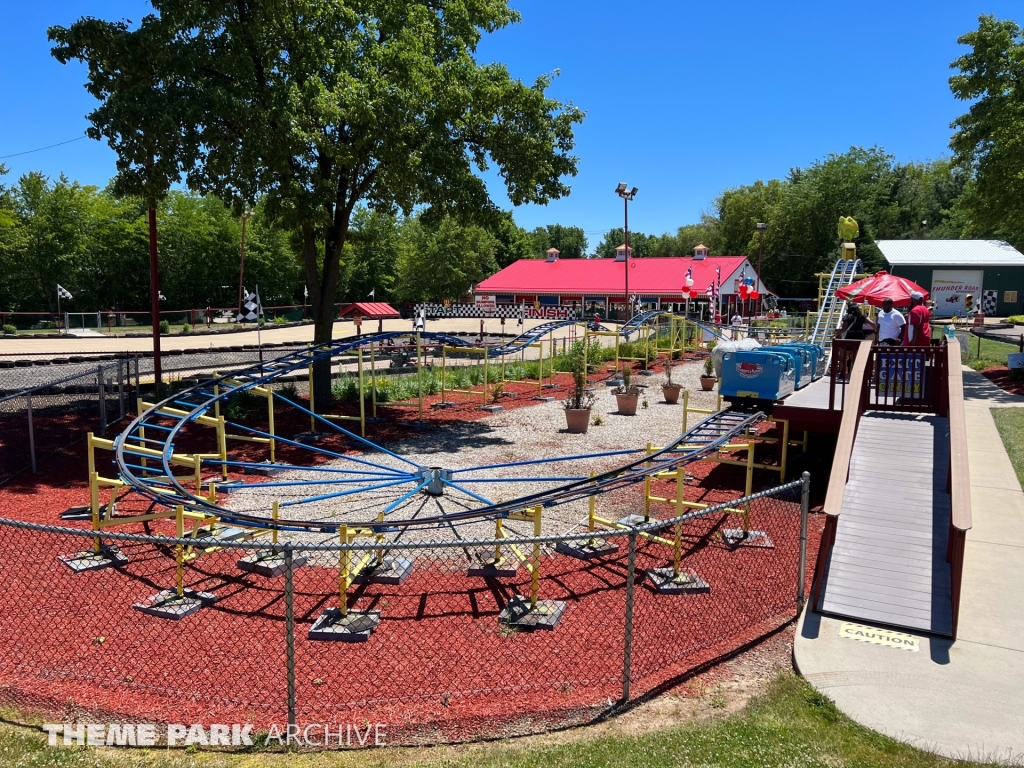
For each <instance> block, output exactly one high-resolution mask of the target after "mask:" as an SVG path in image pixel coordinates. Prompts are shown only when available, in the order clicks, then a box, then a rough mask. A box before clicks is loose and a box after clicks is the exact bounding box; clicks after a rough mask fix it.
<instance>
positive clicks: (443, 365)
mask: <svg viewBox="0 0 1024 768" xmlns="http://www.w3.org/2000/svg"><path fill="white" fill-rule="evenodd" d="M447 364H448V347H446V346H445V345H444V344H442V345H441V402H442V403H444V402H447V398H446V397H445V381H444V380H445V376H446V375H447V374H446V373H445V371H446V370H447V367H448V366H447Z"/></svg>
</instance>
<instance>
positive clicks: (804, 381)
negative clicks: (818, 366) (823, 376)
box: [767, 344, 813, 389]
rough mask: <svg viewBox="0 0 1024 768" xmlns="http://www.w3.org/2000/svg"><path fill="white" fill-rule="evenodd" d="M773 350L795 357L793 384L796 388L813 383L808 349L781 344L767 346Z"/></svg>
mask: <svg viewBox="0 0 1024 768" xmlns="http://www.w3.org/2000/svg"><path fill="white" fill-rule="evenodd" d="M767 349H768V350H769V351H771V352H774V353H776V354H779V355H789V356H790V357H791V358H792V359H793V374H794V376H793V378H794V381H793V386H794V387H796V389H800V388H801V387H806V386H807V385H808V384H810V383H811V373H812V371H813V368H812V367H811V356H810V354H809V353H808V352H807V350H806V349H801V348H800V347H792V346H789V345H786V344H780V345H778V346H775V347H767Z"/></svg>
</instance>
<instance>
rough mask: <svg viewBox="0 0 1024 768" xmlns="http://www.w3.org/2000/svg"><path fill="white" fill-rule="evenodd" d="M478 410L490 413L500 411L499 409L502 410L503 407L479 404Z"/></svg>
mask: <svg viewBox="0 0 1024 768" xmlns="http://www.w3.org/2000/svg"><path fill="white" fill-rule="evenodd" d="M480 410H481V411H490V412H491V413H500V412H501V411H504V410H505V409H504V408H502V407H501V406H500V405H481V406H480Z"/></svg>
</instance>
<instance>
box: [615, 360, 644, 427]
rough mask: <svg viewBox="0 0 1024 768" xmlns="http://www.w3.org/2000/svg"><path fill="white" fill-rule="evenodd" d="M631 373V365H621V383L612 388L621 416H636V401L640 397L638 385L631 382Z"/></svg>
mask: <svg viewBox="0 0 1024 768" xmlns="http://www.w3.org/2000/svg"><path fill="white" fill-rule="evenodd" d="M631 375H632V366H629V365H625V366H623V368H622V384H621V385H620V386H618V387H616V388H615V389H613V390H612V392H614V393H615V402H617V403H618V405H619V413H621V414H622V415H623V416H636V403H637V400H638V399H639V397H640V387H638V386H637V385H636V384H633V383H632V381H631V380H630V378H631Z"/></svg>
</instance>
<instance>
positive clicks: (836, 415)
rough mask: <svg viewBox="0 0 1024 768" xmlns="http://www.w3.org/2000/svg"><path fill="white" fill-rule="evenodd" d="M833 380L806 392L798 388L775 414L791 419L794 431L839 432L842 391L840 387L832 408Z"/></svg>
mask: <svg viewBox="0 0 1024 768" xmlns="http://www.w3.org/2000/svg"><path fill="white" fill-rule="evenodd" d="M831 385H832V379H831V378H830V377H828V376H823V377H822V378H820V379H818V380H817V381H813V382H811V383H810V384H808V385H807V386H806V387H803V388H802V389H798V390H797V391H796V392H794V393H793V394H791V395H789V396H787V397H786V398H785V399H783V400H780V401H779V402H777V403H776V404H775V405H774V407H773V408H772V415H773V416H775V417H777V418H780V419H788V420H789V422H790V429H794V430H804V429H807V430H810V431H812V432H838V431H839V424H840V421H841V420H842V415H843V408H842V394H841V393H842V388H841V387H837V388H836V395H835V403H834V404H833V406H832V408H831V409H829V407H828V399H829V388H830V387H831Z"/></svg>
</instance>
